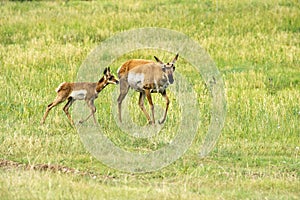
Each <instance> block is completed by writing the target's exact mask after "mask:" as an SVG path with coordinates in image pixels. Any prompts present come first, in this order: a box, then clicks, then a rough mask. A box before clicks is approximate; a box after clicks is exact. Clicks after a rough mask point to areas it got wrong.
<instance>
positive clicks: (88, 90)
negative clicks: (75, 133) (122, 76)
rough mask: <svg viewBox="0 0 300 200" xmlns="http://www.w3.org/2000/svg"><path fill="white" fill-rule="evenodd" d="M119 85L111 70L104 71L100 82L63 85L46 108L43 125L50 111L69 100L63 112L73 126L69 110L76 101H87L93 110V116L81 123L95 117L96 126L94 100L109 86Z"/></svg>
mask: <svg viewBox="0 0 300 200" xmlns="http://www.w3.org/2000/svg"><path fill="white" fill-rule="evenodd" d="M118 83H119V81H118V80H117V79H116V78H115V77H114V76H113V75H112V74H111V73H110V68H105V69H104V72H103V77H102V78H101V79H100V80H99V81H98V82H78V83H66V82H64V83H61V84H60V85H59V86H58V88H57V89H56V90H55V91H56V93H57V96H56V98H55V99H54V101H53V102H52V103H50V104H49V105H48V106H47V108H46V111H45V114H44V116H43V119H42V121H41V124H43V123H45V120H46V117H47V116H48V114H49V111H50V110H51V109H52V108H53V107H55V106H57V105H58V104H60V103H62V102H64V101H65V100H68V102H67V104H66V105H65V106H64V108H63V110H64V112H65V113H66V115H67V117H68V118H69V120H70V122H71V124H72V125H74V122H73V120H72V118H71V115H70V113H69V111H68V110H69V108H70V106H71V105H72V104H73V103H74V101H76V100H85V101H86V103H87V105H88V107H89V108H90V109H91V114H90V115H89V116H87V118H86V119H84V120H81V121H79V123H83V122H84V121H86V120H88V119H89V118H90V117H91V116H93V118H94V122H95V124H96V118H95V115H94V114H95V112H96V107H95V105H94V100H95V99H96V98H97V97H98V94H99V92H101V91H102V90H103V89H104V88H105V87H106V86H107V85H108V84H118Z"/></svg>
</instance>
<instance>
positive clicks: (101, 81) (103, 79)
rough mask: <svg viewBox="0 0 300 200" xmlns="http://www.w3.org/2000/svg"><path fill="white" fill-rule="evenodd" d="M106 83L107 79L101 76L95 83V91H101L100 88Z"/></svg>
mask: <svg viewBox="0 0 300 200" xmlns="http://www.w3.org/2000/svg"><path fill="white" fill-rule="evenodd" d="M107 85H108V84H107V81H106V79H105V78H104V76H103V77H102V78H101V79H100V80H99V81H98V83H97V85H96V92H97V93H99V92H101V90H103V89H104V88H105V87H106V86H107Z"/></svg>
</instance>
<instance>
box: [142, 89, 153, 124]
mask: <svg viewBox="0 0 300 200" xmlns="http://www.w3.org/2000/svg"><path fill="white" fill-rule="evenodd" d="M144 99H145V93H143V92H140V98H139V106H140V108H141V110H142V111H143V112H144V114H145V115H146V118H147V120H148V123H149V124H151V123H152V122H151V118H150V115H149V114H148V113H147V111H146V109H145V106H144Z"/></svg>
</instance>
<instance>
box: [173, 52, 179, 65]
mask: <svg viewBox="0 0 300 200" xmlns="http://www.w3.org/2000/svg"><path fill="white" fill-rule="evenodd" d="M178 56H179V54H178V53H177V54H176V56H175V58H174V59H173V60H172V63H173V64H174V63H175V62H176V61H177V59H178Z"/></svg>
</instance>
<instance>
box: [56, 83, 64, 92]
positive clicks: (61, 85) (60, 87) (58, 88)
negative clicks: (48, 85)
mask: <svg viewBox="0 0 300 200" xmlns="http://www.w3.org/2000/svg"><path fill="white" fill-rule="evenodd" d="M65 83H66V82H63V83H61V84H59V86H58V87H57V88H56V89H55V92H59V91H60V90H61V89H62V87H63V85H64V84H65Z"/></svg>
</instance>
